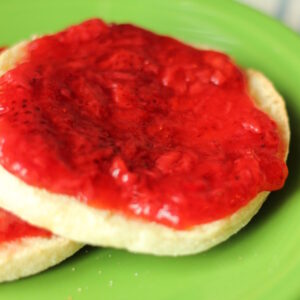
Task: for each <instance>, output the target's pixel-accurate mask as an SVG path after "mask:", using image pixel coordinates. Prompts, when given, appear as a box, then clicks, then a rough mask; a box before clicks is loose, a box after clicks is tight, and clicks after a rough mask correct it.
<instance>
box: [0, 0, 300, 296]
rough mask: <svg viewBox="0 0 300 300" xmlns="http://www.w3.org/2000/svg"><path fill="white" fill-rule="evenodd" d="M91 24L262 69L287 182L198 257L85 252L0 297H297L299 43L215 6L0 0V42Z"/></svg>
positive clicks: (236, 9) (165, 0) (250, 14)
mask: <svg viewBox="0 0 300 300" xmlns="http://www.w3.org/2000/svg"><path fill="white" fill-rule="evenodd" d="M95 16H98V17H102V18H104V19H105V20H107V21H115V22H132V23H135V24H138V25H141V26H144V27H146V28H149V29H152V30H154V31H156V32H159V33H164V34H168V35H172V36H175V37H178V38H180V39H182V40H185V41H186V42H189V43H192V44H194V45H207V46H210V47H215V48H217V49H220V50H223V51H225V52H227V53H229V54H230V55H232V56H233V57H235V59H236V60H237V62H238V63H239V64H240V65H241V66H243V67H251V68H256V69H258V70H261V71H263V72H264V73H265V74H266V75H267V76H268V77H269V78H271V79H272V80H273V82H274V83H275V85H276V86H277V88H278V90H279V91H280V92H281V93H282V94H283V96H284V97H285V99H286V102H287V106H288V111H289V114H290V123H291V130H292V144H291V149H290V156H289V161H288V164H289V168H290V175H289V178H288V181H287V184H286V186H285V188H284V189H283V190H282V191H280V192H276V193H273V194H272V195H271V196H270V197H269V199H268V201H267V202H266V203H265V205H264V206H263V208H262V209H261V211H260V212H259V214H258V215H257V216H256V217H255V218H254V219H253V221H252V222H251V223H250V224H249V225H248V226H247V227H246V228H245V229H243V230H242V231H241V232H240V233H238V234H237V235H235V236H234V237H232V238H231V239H230V240H229V241H227V242H225V243H223V244H221V245H219V246H218V247H215V248H214V249H212V250H210V251H208V252H205V253H203V254H199V255H194V256H188V257H181V258H163V257H154V256H147V255H135V254H130V253H128V252H126V251H118V250H112V249H95V248H85V249H83V250H82V251H81V252H79V253H78V254H76V255H75V256H74V257H72V258H70V259H68V260H67V261H65V262H64V263H62V264H61V265H59V266H57V267H55V268H52V269H51V270H48V271H46V272H43V273H42V274H39V275H37V276H33V277H31V278H28V279H23V280H19V281H17V282H13V283H8V284H1V285H0V295H1V296H0V298H1V299H7V300H11V299H12V300H14V299H18V300H29V299H30V300H40V299H43V300H48V299H49V300H53V299H64V300H71V299H72V300H77V299H78V300H80V299H85V300H86V299H88V300H89V299H104V300H105V299H110V300H114V299H132V300H135V299H143V300H148V299H149V300H150V299H151V300H152V299H156V300H168V299H170V300H171V299H172V300H176V299H189V300H191V299H201V300H215V299H225V300H227V299H228V300H229V299H230V300H238V299H243V300H271V299H272V300H283V299H284V300H296V299H300V254H299V253H300V252H299V249H300V225H299V217H300V163H299V155H300V39H299V37H298V36H297V35H296V34H295V33H292V32H291V31H289V30H288V29H286V28H285V27H283V26H282V25H280V24H279V23H277V22H276V21H273V20H271V19H268V18H267V17H265V16H263V15H261V14H259V13H257V12H255V11H252V10H251V9H248V8H246V7H244V6H241V5H239V4H236V3H234V2H231V1H224V0H213V1H203V0H202V1H201V0H198V1H197V0H143V1H139V0H128V1H125V0H88V1H87V0H65V1H61V0H41V1H35V0H27V1H22V0H1V3H0V44H1V45H5V44H6V45H10V44H12V43H15V42H18V41H20V40H22V39H26V38H29V37H30V35H32V34H42V33H47V32H54V31H56V30H58V29H61V28H63V27H65V26H67V25H69V24H72V23H75V22H79V21H82V20H84V19H86V18H88V17H95ZM95 230H96V229H95Z"/></svg>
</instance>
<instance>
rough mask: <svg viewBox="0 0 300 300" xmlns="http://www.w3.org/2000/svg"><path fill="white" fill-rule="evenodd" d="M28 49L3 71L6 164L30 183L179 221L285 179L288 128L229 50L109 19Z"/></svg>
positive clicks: (205, 215)
mask: <svg viewBox="0 0 300 300" xmlns="http://www.w3.org/2000/svg"><path fill="white" fill-rule="evenodd" d="M27 52H28V55H27V59H26V60H25V61H24V62H22V63H20V64H19V65H18V66H17V67H16V68H14V69H13V70H11V71H9V72H7V73H6V74H4V75H3V76H2V77H1V78H0V91H1V92H0V110H1V116H0V127H1V131H0V163H1V164H2V166H3V167H4V168H5V169H6V170H8V171H9V172H11V173H12V174H14V175H15V176H17V177H19V178H20V179H22V180H23V181H24V182H26V183H27V184H29V185H32V186H34V187H39V188H44V189H47V190H48V191H51V192H53V193H57V194H66V195H72V196H74V197H76V199H78V201H82V202H83V203H85V204H86V205H89V206H92V207H96V208H101V209H107V210H111V211H114V212H119V213H121V214H123V215H126V216H127V217H130V218H141V219H144V220H148V221H154V222H156V223H160V224H164V225H167V226H169V227H173V228H176V229H185V228H189V227H191V226H194V225H197V224H202V223H206V222H210V221H214V220H217V219H220V218H223V217H225V216H228V215H230V214H232V213H234V212H235V211H237V210H238V209H239V208H241V207H242V206H244V205H246V204H247V203H248V202H249V201H250V200H251V199H252V198H253V197H254V196H255V195H257V193H259V192H261V191H264V190H268V191H271V190H276V189H279V188H281V187H282V186H283V184H284V181H285V179H286V176H287V167H286V165H285V163H284V158H283V154H282V151H281V149H282V147H283V145H282V142H281V140H280V137H279V134H278V130H277V126H276V124H275V122H274V121H273V120H271V119H270V118H269V117H268V116H267V115H266V114H264V113H263V112H261V111H259V110H258V109H257V108H256V107H255V106H254V104H253V102H252V100H251V99H250V97H249V95H248V93H247V84H246V78H245V76H244V74H243V72H242V71H241V70H240V69H239V68H238V67H237V66H236V65H235V64H234V63H233V62H232V61H231V59H230V58H229V57H228V56H226V55H224V54H222V53H219V52H216V51H204V50H198V49H195V48H193V47H191V46H188V45H185V44H183V43H181V42H179V41H177V40H175V39H172V38H169V37H165V36H160V35H157V34H154V33H151V32H149V31H147V30H144V29H141V28H138V27H136V26H132V25H126V24H125V25H115V24H112V25H107V24H105V23H104V22H102V21H101V20H99V19H93V20H89V21H86V22H84V23H82V24H80V25H77V26H72V27H70V28H68V29H67V30H65V31H62V32H59V33H57V34H54V35H48V36H44V37H42V38H39V39H36V40H34V41H32V42H30V43H29V44H28V46H27ZM20 201H22V200H21V199H20ZM74 218H76V216H74Z"/></svg>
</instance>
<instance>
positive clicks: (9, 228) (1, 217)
mask: <svg viewBox="0 0 300 300" xmlns="http://www.w3.org/2000/svg"><path fill="white" fill-rule="evenodd" d="M3 50H5V47H0V52H2V51H3ZM24 237H51V233H50V232H48V231H46V230H43V229H40V228H37V227H34V226H31V225H29V224H28V223H27V222H25V221H22V220H21V219H19V218H18V217H16V216H15V215H13V214H11V213H9V212H7V211H5V210H4V209H1V208H0V244H1V243H4V242H11V241H13V240H17V239H20V238H24Z"/></svg>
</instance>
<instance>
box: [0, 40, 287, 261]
mask: <svg viewBox="0 0 300 300" xmlns="http://www.w3.org/2000/svg"><path fill="white" fill-rule="evenodd" d="M24 57H26V42H23V43H21V44H19V45H17V46H15V47H13V48H11V49H8V50H6V51H5V52H4V53H3V54H2V55H1V56H0V75H1V74H3V73H5V72H7V71H8V70H9V69H11V68H13V67H14V66H16V65H17V64H19V63H20V62H22V60H23V59H24ZM247 78H248V85H249V93H250V95H251V96H252V99H253V101H254V102H255V104H256V106H257V107H258V108H259V109H260V110H262V111H264V112H265V113H267V114H268V115H269V116H270V117H271V118H272V119H273V120H274V121H275V122H276V123H277V125H278V128H279V131H280V135H281V137H282V139H283V142H284V145H285V158H286V157H287V154H288V146H289V140H290V131H289V123H288V116H287V112H286V108H285V103H284V101H283V99H282V97H281V96H280V95H279V94H278V93H277V91H276V90H275V88H274V86H273V85H272V83H271V82H270V81H269V80H268V79H267V78H266V77H265V76H264V75H263V74H261V73H259V72H257V71H254V70H248V71H247ZM0 190H1V191H4V192H3V193H2V195H0V205H1V206H3V207H4V208H5V209H7V210H9V211H12V212H13V213H15V214H16V215H19V216H22V218H23V219H25V220H26V221H28V222H30V223H32V224H34V225H37V226H40V227H42V228H46V229H48V230H50V231H52V232H54V233H56V234H58V235H60V236H63V237H66V238H69V239H71V240H74V241H78V242H84V243H87V244H91V245H99V246H110V247H116V248H125V249H127V250H129V251H132V252H141V253H150V254H155V255H173V256H176V255H186V254H193V253H198V252H201V251H204V250H207V249H209V248H211V247H213V246H215V245H217V244H219V243H221V242H222V241H225V240H226V239H228V238H229V237H230V236H231V235H233V234H234V233H236V232H237V231H239V230H240V229H241V228H242V227H244V226H245V225H246V224H247V223H248V222H249V221H250V220H251V218H252V217H253V216H254V215H255V214H256V213H257V211H258V210H259V208H260V207H261V205H262V204H263V202H264V201H265V199H266V197H267V196H268V194H269V192H267V191H265V192H261V193H259V194H258V195H257V196H256V197H255V198H253V199H252V200H251V201H250V202H249V203H248V204H247V205H246V206H244V207H242V208H241V209H239V210H238V211H237V212H235V213H234V214H232V215H230V216H228V217H225V218H223V219H220V220H217V221H213V222H210V223H206V224H202V225H197V226H194V227H192V228H190V229H187V230H176V229H172V228H170V227H167V226H164V225H161V224H157V223H155V222H149V221H144V220H140V219H136V218H128V217H126V216H124V215H122V214H120V213H115V212H111V211H108V210H103V209H95V208H92V207H89V206H87V205H85V204H84V203H81V202H79V201H78V200H76V199H75V198H74V197H70V196H65V195H58V194H54V193H51V192H49V191H47V190H45V189H40V188H35V187H32V186H30V185H28V184H26V183H24V182H23V181H21V180H20V179H19V178H17V177H15V176H14V175H12V174H10V173H9V172H7V171H6V170H5V169H4V168H3V167H1V166H0ZM19 199H22V201H19Z"/></svg>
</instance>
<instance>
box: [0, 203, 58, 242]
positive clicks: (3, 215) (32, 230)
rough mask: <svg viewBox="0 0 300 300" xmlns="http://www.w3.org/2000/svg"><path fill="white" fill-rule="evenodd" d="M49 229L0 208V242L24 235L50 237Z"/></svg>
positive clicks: (16, 238)
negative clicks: (32, 223)
mask: <svg viewBox="0 0 300 300" xmlns="http://www.w3.org/2000/svg"><path fill="white" fill-rule="evenodd" d="M51 235H52V234H51V233H50V232H49V231H46V230H43V229H40V228H37V227H34V226H32V225H30V224H28V223H27V222H25V221H23V220H21V219H19V218H18V217H16V216H15V215H13V214H11V213H9V212H7V211H5V210H4V209H1V208H0V244H1V243H4V242H12V241H15V240H18V239H21V238H25V237H47V238H48V237H51Z"/></svg>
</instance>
